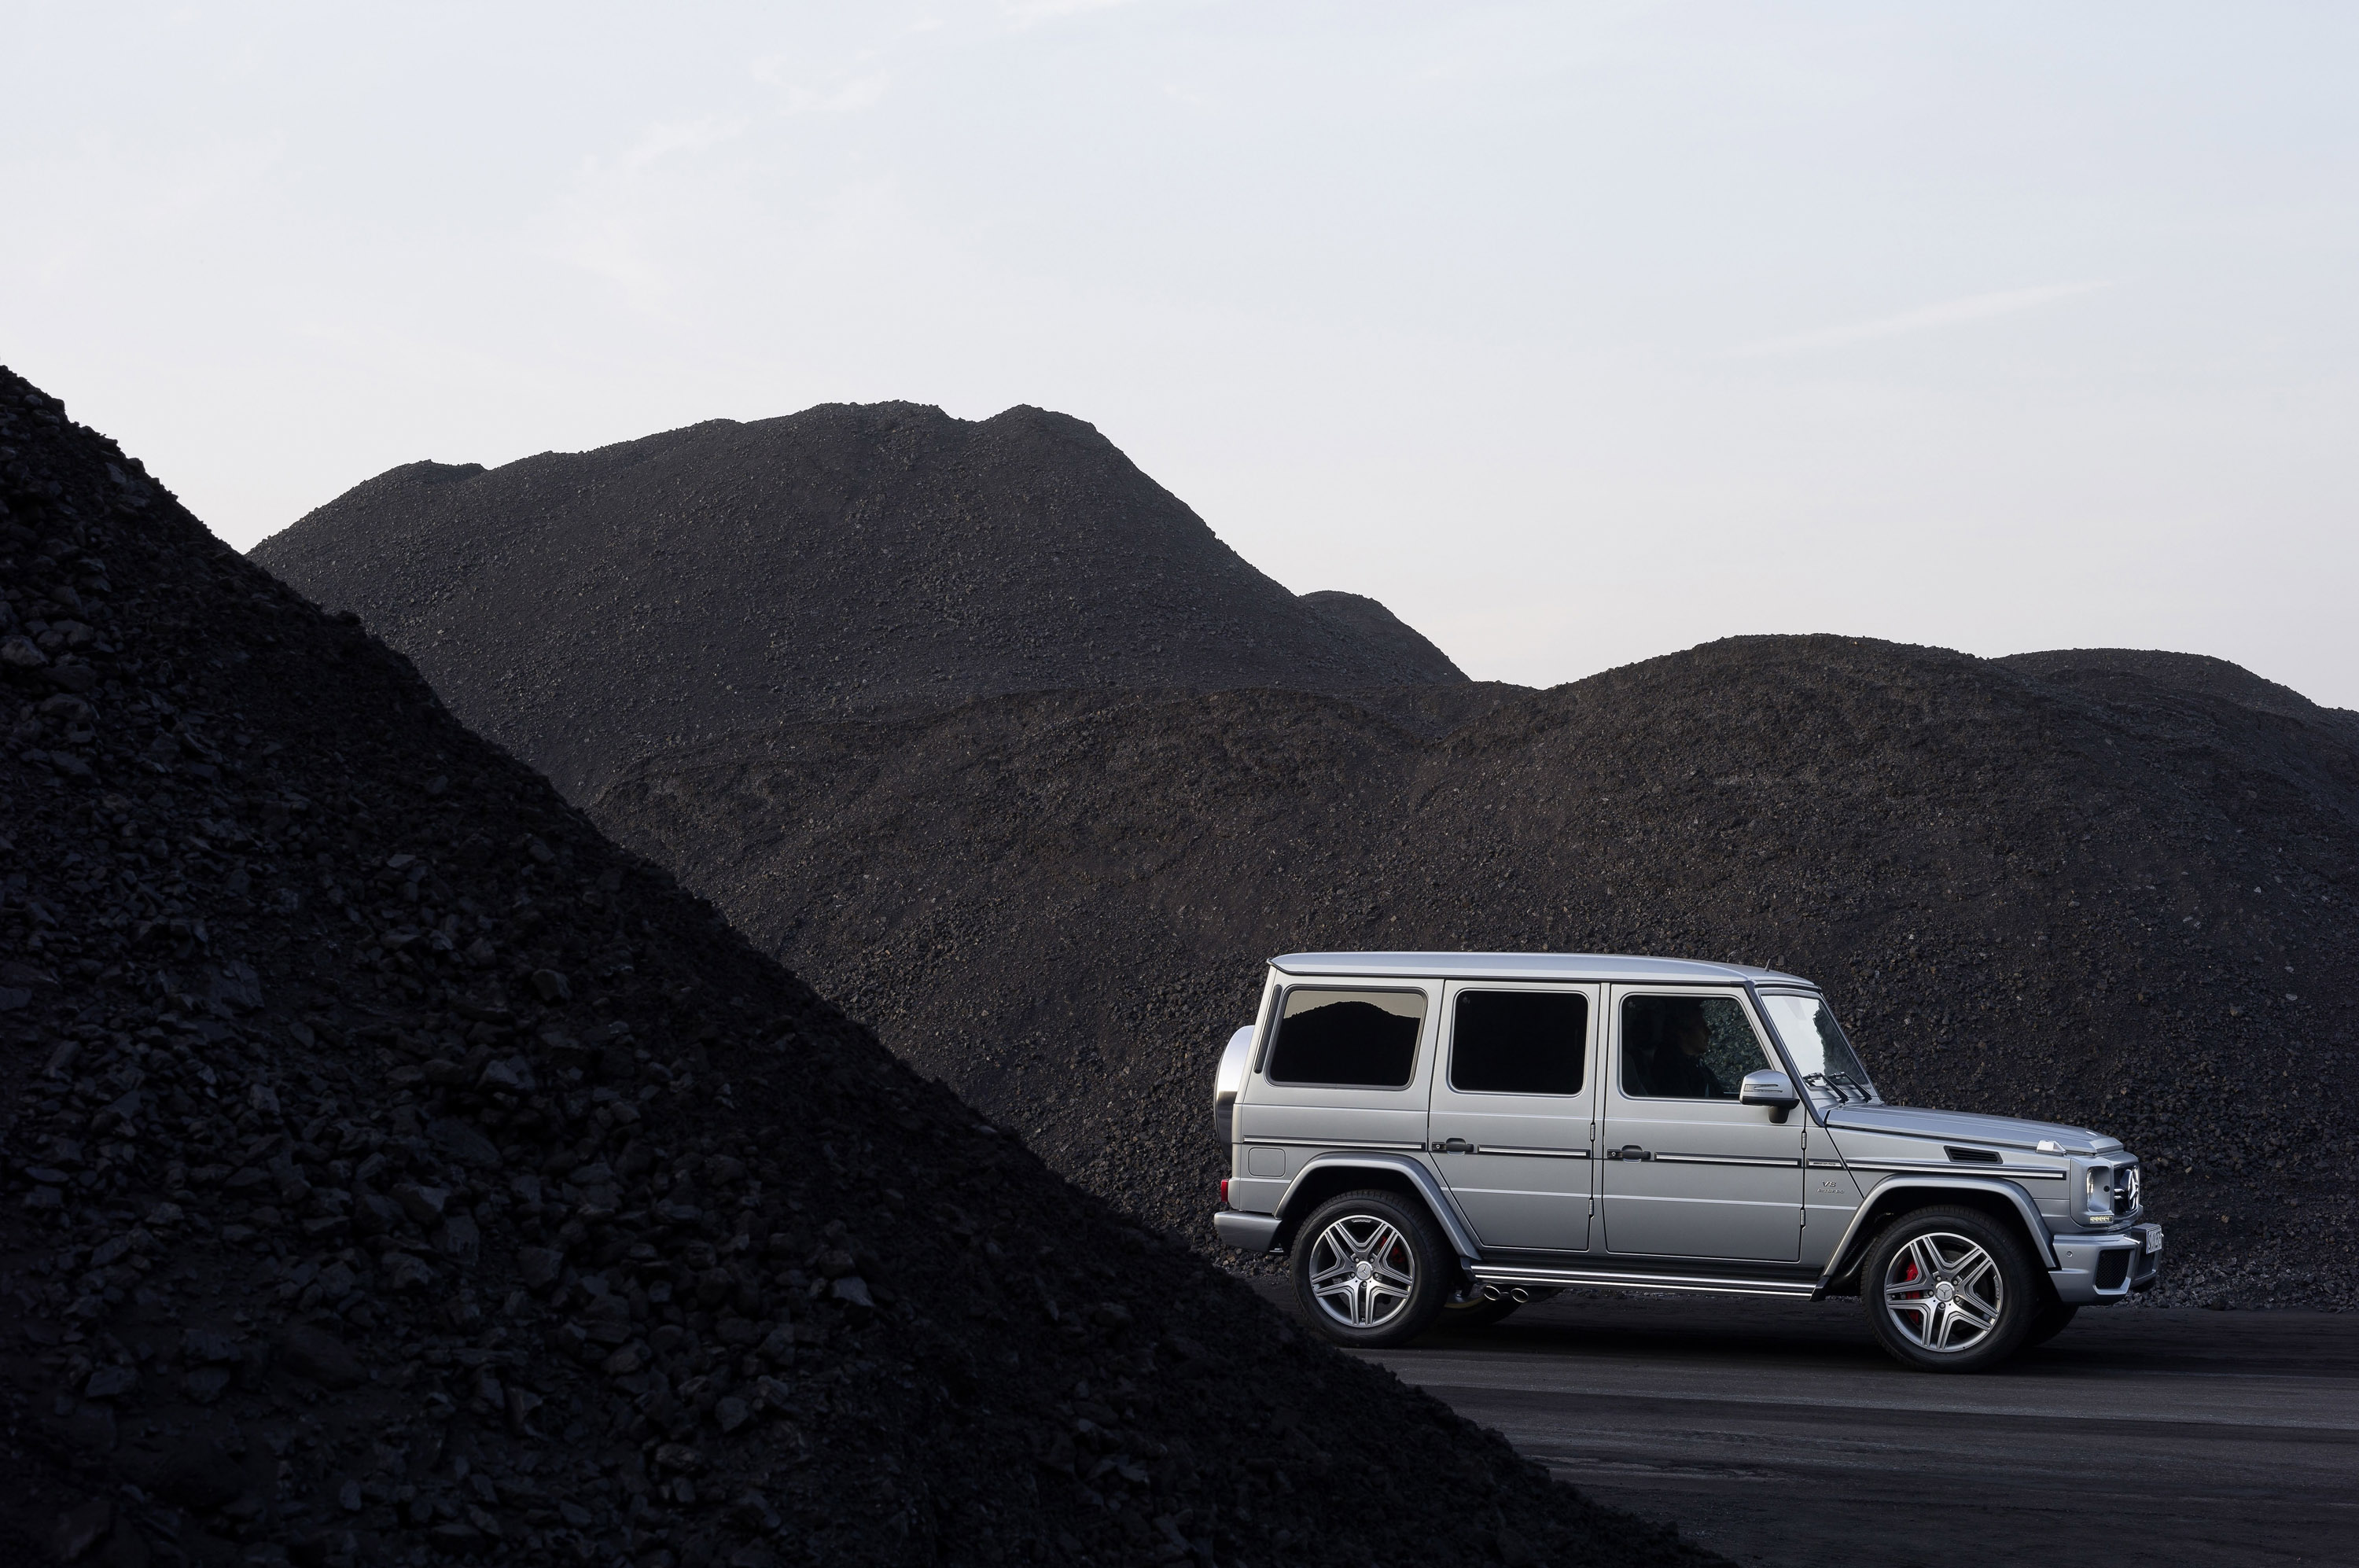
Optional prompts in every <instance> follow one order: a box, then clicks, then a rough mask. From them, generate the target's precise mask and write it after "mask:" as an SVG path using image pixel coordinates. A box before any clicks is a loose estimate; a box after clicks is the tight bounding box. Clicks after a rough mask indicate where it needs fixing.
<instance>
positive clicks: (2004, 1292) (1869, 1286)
mask: <svg viewBox="0 0 2359 1568" xmlns="http://www.w3.org/2000/svg"><path fill="white" fill-rule="evenodd" d="M2040 1283H2041V1281H2039V1280H2038V1278H2037V1276H2036V1275H2035V1274H2034V1272H2033V1269H2032V1266H2031V1259H2030V1258H2029V1256H2028V1255H2027V1253H2026V1252H2025V1251H2024V1247H2023V1243H2022V1242H2021V1240H2019V1239H2018V1238H2017V1236H2015V1234H2014V1232H2013V1231H2011V1230H2010V1229H2008V1228H2007V1227H2006V1226H2005V1225H2000V1224H1999V1223H1997V1222H1996V1221H1995V1220H1993V1219H1992V1218H1991V1217H1990V1216H1989V1215H1987V1214H1984V1213H1983V1212H1982V1211H1981V1210H1979V1209H1969V1208H1949V1207H1942V1208H1927V1209H1919V1210H1917V1211H1916V1212H1915V1213H1913V1214H1903V1215H1902V1216H1901V1217H1900V1218H1899V1219H1898V1220H1897V1221H1895V1222H1894V1223H1893V1224H1892V1225H1891V1226H1890V1227H1889V1228H1887V1229H1886V1231H1885V1233H1884V1234H1883V1235H1882V1236H1877V1237H1876V1238H1875V1244H1874V1245H1873V1246H1871V1247H1869V1248H1868V1253H1867V1259H1866V1262H1865V1264H1864V1266H1863V1267H1862V1269H1860V1279H1859V1284H1860V1290H1859V1293H1860V1297H1861V1301H1862V1302H1863V1304H1864V1306H1865V1307H1866V1309H1867V1321H1868V1324H1869V1326H1870V1327H1871V1328H1873V1329H1874V1330H1875V1337H1876V1339H1877V1341H1878V1342H1879V1343H1881V1344H1882V1345H1883V1346H1884V1348H1885V1349H1886V1350H1887V1351H1889V1352H1890V1353H1891V1354H1892V1356H1893V1358H1894V1359H1895V1360H1897V1361H1899V1362H1900V1363H1901V1364H1902V1365H1904V1366H1908V1367H1916V1368H1917V1369H1919V1371H1924V1372H1979V1371H1981V1370H1982V1369H1983V1368H1984V1367H1989V1366H1991V1365H1993V1364H1994V1363H1995V1362H1997V1361H2000V1360H2002V1359H2004V1358H2005V1357H2006V1356H2010V1355H2012V1354H2013V1353H2014V1352H2015V1350H2016V1348H2017V1346H2018V1345H2021V1344H2022V1342H2023V1339H2024V1336H2025V1335H2026V1334H2028V1333H2029V1332H2030V1330H2031V1327H2032V1320H2033V1319H2035V1318H2036V1317H2038V1315H2039V1311H2040V1308H2041V1307H2042V1306H2043V1305H2045V1302H2044V1301H2042V1299H2041V1295H2040V1290H2039V1285H2040Z"/></svg>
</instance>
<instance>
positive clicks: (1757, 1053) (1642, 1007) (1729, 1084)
mask: <svg viewBox="0 0 2359 1568" xmlns="http://www.w3.org/2000/svg"><path fill="white" fill-rule="evenodd" d="M1775 1065H1777V1064H1776V1063H1775V1062H1771V1061H1770V1060H1769V1053H1768V1052H1767V1051H1764V1050H1763V1049H1762V1046H1761V1040H1760V1038H1759V1037H1758V1036H1756V1034H1755V1033H1754V1032H1753V1023H1752V1020H1751V1019H1749V1018H1746V1017H1745V1008H1744V1007H1743V1006H1742V1005H1741V1004H1739V1003H1738V1002H1737V1001H1736V1000H1735V999H1734V997H1729V996H1628V997H1625V998H1624V999H1623V1003H1622V1092H1623V1093H1624V1094H1628V1095H1631V1096H1633V1097H1634V1098H1638V1099H1649V1100H1734V1099H1735V1098H1736V1095H1737V1091H1738V1089H1739V1088H1741V1087H1742V1086H1743V1084H1744V1083H1745V1074H1746V1073H1758V1072H1760V1071H1761V1070H1762V1069H1763V1068H1765V1067H1774V1066H1775Z"/></svg>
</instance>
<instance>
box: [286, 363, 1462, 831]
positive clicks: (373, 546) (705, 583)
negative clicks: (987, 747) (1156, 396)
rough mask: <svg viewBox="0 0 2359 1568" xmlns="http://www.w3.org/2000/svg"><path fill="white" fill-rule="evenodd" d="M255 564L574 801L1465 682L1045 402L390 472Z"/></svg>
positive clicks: (734, 430)
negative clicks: (1255, 547)
mask: <svg viewBox="0 0 2359 1568" xmlns="http://www.w3.org/2000/svg"><path fill="white" fill-rule="evenodd" d="M254 556H255V560H257V561H261V562H262V563H263V564H264V565H266V566H267V567H268V568H269V569H270V570H271V571H272V572H276V573H277V575H278V576H280V577H281V578H283V579H285V580H286V581H287V582H288V583H293V584H294V585H295V586H296V587H298V588H299V589H301V590H302V591H303V592H304V593H308V594H310V596H311V597H312V598H313V599H314V600H316V601H317V602H319V603H320V604H323V605H325V606H327V607H328V608H329V609H331V610H351V611H353V612H355V613H357V614H358V615H360V616H361V618H362V620H363V622H364V624H365V625H366V626H368V628H369V629H370V630H371V631H373V632H375V633H376V634H377V635H379V636H381V637H384V638H385V639H386V641H387V642H388V643H390V644H392V645H393V646H394V647H395V648H397V649H399V650H400V651H402V652H403V653H406V654H408V656H409V657H410V658H411V659H415V660H416V661H417V663H418V666H419V670H422V671H423V672H424V673H425V675H426V677H427V679H428V680H429V681H432V682H433V683H434V687H435V690H436V691H439V692H440V693H441V695H442V697H443V699H444V701H446V702H449V703H450V704H451V708H452V709H453V710H454V711H455V712H456V713H458V714H459V716H460V717H461V718H462V719H463V720H464V721H466V722H467V723H469V724H473V725H474V726H475V727H476V728H477V729H479V730H481V731H482V732H483V733H484V734H485V735H490V736H491V737H492V738H493V739H495V740H497V741H499V742H500V743H501V744H503V745H505V746H507V747H508V748H509V749H510V750H511V751H513V752H515V753H516V755H517V756H519V757H523V758H524V759H525V760H526V761H527V762H529V763H531V764H532V765H533V766H535V767H537V768H541V769H542V770H543V771H545V772H547V773H549V775H550V776H551V777H552V778H554V779H556V780H557V782H558V784H559V785H560V787H561V788H563V789H567V790H568V791H569V792H570V793H571V794H573V796H574V798H576V799H577V800H578V799H580V798H582V794H583V792H584V791H586V790H588V789H593V788H595V787H596V786H597V785H598V784H599V783H602V782H603V781H604V780H605V779H608V778H610V777H611V775H612V770H613V768H614V767H615V766H617V765H618V764H619V763H622V762H625V761H628V760H629V759H631V758H632V757H636V755H638V754H639V753H640V752H642V751H645V750H647V749H651V748H655V747H659V746H668V745H674V744H680V743H684V742H694V741H696V740H700V739H703V738H708V737H710V736H712V735H715V734H717V733H720V732H722V731H725V730H729V729H732V728H736V727H741V726H744V725H746V724H762V723H768V722H771V721H773V720H775V719H777V717H779V716H781V715H782V714H784V713H801V712H806V711H811V710H830V711H839V712H840V711H844V710H848V709H870V708H875V707H878V706H880V705H883V706H890V705H894V704H908V703H911V702H918V703H923V704H927V705H940V704H941V703H942V702H950V701H958V700H962V699H965V698H968V697H973V696H979V695H984V694H991V693H999V692H1007V691H1037V690H1045V689H1053V688H1063V687H1077V686H1108V687H1141V686H1155V687H1165V688H1176V689H1180V690H1184V691H1214V690H1220V689H1223V688H1234V687H1249V686H1279V687H1292V688H1299V689H1306V690H1314V691H1337V690H1343V689H1348V688H1353V687H1364V686H1386V685H1394V684H1401V683H1413V682H1425V683H1430V682H1436V681H1443V682H1449V681H1462V680H1463V679H1464V678H1463V677H1462V675H1461V674H1460V673H1459V671H1458V670H1457V668H1456V667H1455V666H1454V665H1452V664H1451V662H1450V660H1449V659H1447V658H1445V657H1443V655H1442V654H1441V652H1440V650H1439V649H1438V648H1435V647H1434V646H1433V645H1432V644H1431V643H1430V642H1428V641H1426V640H1425V638H1423V637H1419V635H1418V634H1417V633H1416V632H1414V631H1412V630H1410V629H1409V628H1408V627H1407V626H1403V625H1402V624H1401V623H1400V622H1399V621H1398V620H1397V619H1396V618H1394V616H1393V615H1391V613H1390V612H1388V611H1387V610H1386V609H1385V607H1384V606H1383V605H1381V604H1376V603H1375V601H1374V600H1370V599H1364V598H1361V597H1359V596H1358V595H1355V594H1349V593H1314V594H1310V595H1307V596H1304V597H1301V598H1298V597H1296V596H1295V595H1294V594H1292V593H1288V592H1287V591H1286V590H1285V589H1284V588H1282V587H1280V586H1279V585H1278V584H1277V583H1274V582H1272V581H1270V580H1269V579H1268V578H1266V577H1265V576H1263V575H1262V574H1261V573H1260V572H1256V571H1255V570H1254V569H1253V568H1252V567H1251V566H1249V565H1248V564H1246V562H1245V561H1244V560H1243V559H1241V558H1240V557H1239V556H1238V555H1237V554H1236V552H1235V551H1234V550H1230V549H1229V548H1228V547H1227V546H1226V545H1224V544H1223V543H1221V541H1220V540H1219V539H1216V538H1214V537H1213V534H1212V530H1211V529H1210V528H1206V527H1205V526H1204V524H1203V522H1202V520H1201V519H1200V518H1199V517H1197V516H1196V515H1195V514H1194V513H1193V512H1191V511H1190V510H1189V509H1188V508H1187V507H1186V506H1183V505H1182V504H1181V503H1180V501H1179V500H1178V499H1176V498H1175V497H1174V496H1172V495H1170V493H1169V492H1168V491H1166V490H1165V489H1163V488H1162V486H1160V485H1157V484H1156V483H1155V482H1154V481H1153V480H1151V479H1149V478H1147V475H1146V474H1141V473H1140V472H1139V471H1138V469H1137V468H1136V467H1135V466H1134V465H1133V464H1132V463H1130V461H1129V460H1128V459H1127V458H1125V457H1124V456H1123V454H1122V453H1121V452H1118V451H1117V450H1115V448H1114V445H1113V444H1112V443H1111V442H1109V441H1106V439H1105V438H1104V437H1103V436H1101V435H1100V434H1098V432H1097V431H1096V430H1094V429H1093V428H1092V427H1091V426H1089V425H1086V424H1083V423H1082V421H1080V420H1078V419H1070V418H1067V417H1066V416H1064V415H1061V414H1053V413H1049V412H1047V411H1046V410H1043V409H1039V408H1010V409H1008V410H1007V411H1006V413H1003V414H1000V415H998V416H997V417H995V418H993V419H984V420H982V421H979V422H973V421H968V420H963V419H951V418H950V417H949V416H948V415H946V414H944V413H943V412H942V411H941V410H940V409H939V408H923V407H919V406H918V405H915V404H909V403H883V404H875V405H868V406H853V405H831V406H826V407H821V408H810V409H807V410H805V411H804V412H802V413H799V414H796V415H793V416H790V417H788V418H785V419H765V420H760V421H757V422H756V423H752V424H739V423H736V422H734V421H732V420H727V419H718V420H714V421H712V422H711V423H708V424H701V425H696V426H692V427H690V428H689V429H687V430H672V431H669V432H667V433H665V434H662V435H658V436H650V437H647V439H646V440H644V441H627V442H625V443H623V444H621V445H619V446H612V447H606V448H604V449H603V450H600V451H597V452H547V453H543V454H542V455H540V456H538V457H533V458H527V459H525V460H523V461H522V462H518V463H509V464H507V465H506V466H505V467H502V468H498V469H495V470H490V471H486V470H484V469H483V468H481V467H478V466H475V465H473V464H467V465H458V466H453V465H447V464H442V463H411V464H409V465H408V466H406V467H402V468H397V469H394V470H392V471H391V472H390V473H386V474H380V475H378V476H377V477H376V478H375V479H372V480H370V481H368V482H367V483H366V484H364V485H359V486H357V487H355V488H354V489H353V490H352V491H350V492H348V493H346V494H345V495H342V496H340V497H338V498H337V499H336V500H334V501H332V502H331V503H329V504H328V505H327V506H322V507H321V508H320V509H319V510H317V511H315V512H313V513H311V514H310V516H308V517H304V518H303V519H302V520H301V521H300V522H298V523H296V524H295V525H294V526H293V527H292V528H288V529H287V530H286V531H285V532H283V533H280V534H278V535H277V536H275V537H273V538H271V539H266V540H265V541H263V543H262V544H260V545H259V546H257V547H256V548H255V551H254Z"/></svg>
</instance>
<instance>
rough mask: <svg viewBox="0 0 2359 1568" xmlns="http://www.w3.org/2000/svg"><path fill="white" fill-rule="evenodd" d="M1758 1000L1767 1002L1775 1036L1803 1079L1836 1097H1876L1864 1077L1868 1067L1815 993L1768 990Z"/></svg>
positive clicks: (1820, 1090) (1829, 1009)
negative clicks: (1791, 993) (1785, 992)
mask: <svg viewBox="0 0 2359 1568" xmlns="http://www.w3.org/2000/svg"><path fill="white" fill-rule="evenodd" d="M1761 1000H1762V1001H1763V1002H1764V1003H1765V1004H1767V1007H1768V1008H1769V1019H1770V1021H1771V1022H1772V1023H1774V1024H1775V1025H1777V1038H1778V1039H1779V1040H1784V1041H1785V1042H1786V1050H1787V1051H1788V1052H1789V1053H1790V1054H1791V1055H1792V1056H1793V1058H1794V1070H1795V1071H1796V1072H1798V1073H1800V1074H1801V1075H1802V1082H1803V1083H1807V1084H1809V1085H1810V1087H1811V1088H1813V1089H1816V1090H1818V1091H1819V1092H1820V1093H1821V1094H1832V1095H1834V1096H1835V1097H1836V1098H1837V1099H1839V1100H1853V1099H1859V1100H1873V1099H1875V1084H1873V1083H1869V1082H1868V1081H1867V1069H1866V1068H1864V1067H1862V1066H1861V1065H1860V1064H1859V1058H1858V1057H1857V1056H1856V1055H1854V1053H1853V1051H1852V1049H1851V1041H1850V1040H1845V1039H1844V1038H1843V1026H1842V1025H1841V1024H1838V1023H1836V1022H1835V1015H1834V1009H1832V1007H1828V1006H1827V1005H1826V1003H1824V1002H1822V1001H1821V1000H1820V999H1819V998H1818V997H1816V996H1778V995H1777V994H1775V993H1771V994H1768V995H1766V996H1763V997H1762V998H1761Z"/></svg>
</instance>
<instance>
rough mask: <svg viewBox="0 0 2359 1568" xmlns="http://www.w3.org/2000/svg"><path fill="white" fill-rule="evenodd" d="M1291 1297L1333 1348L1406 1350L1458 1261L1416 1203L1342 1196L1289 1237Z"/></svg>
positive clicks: (1445, 1291)
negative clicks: (1292, 1238)
mask: <svg viewBox="0 0 2359 1568" xmlns="http://www.w3.org/2000/svg"><path fill="white" fill-rule="evenodd" d="M1293 1273H1294V1293H1295V1295H1296V1297H1297V1298H1298V1299H1299V1301H1301V1303H1302V1311H1303V1313H1304V1315H1305V1316H1307V1317H1308V1318H1309V1319H1310V1324H1311V1326H1312V1327H1313V1328H1316V1329H1317V1330H1318V1331H1319V1332H1320V1333H1321V1334H1324V1335H1325V1336H1326V1337H1327V1338H1329V1339H1331V1340H1333V1341H1334V1342H1335V1343H1336V1344H1338V1345H1351V1346H1353V1347H1354V1348H1359V1349H1368V1348H1375V1347H1378V1346H1383V1345H1405V1344H1407V1343H1408V1341H1410V1340H1412V1339H1415V1338H1416V1337H1417V1336H1418V1335H1419V1334H1423V1333H1424V1332H1425V1331H1426V1330H1427V1329H1428V1328H1430V1327H1431V1326H1432V1324H1433V1320H1434V1319H1435V1318H1436V1317H1437V1316H1439V1315H1440V1312H1441V1309H1442V1306H1443V1303H1444V1302H1446V1301H1448V1300H1449V1297H1450V1291H1451V1286H1452V1285H1453V1284H1454V1283H1455V1282H1456V1278H1457V1274H1458V1259H1457V1258H1455V1257H1454V1256H1452V1255H1451V1252H1450V1250H1449V1248H1448V1247H1445V1246H1444V1245H1443V1244H1442V1240H1441V1237H1440V1236H1439V1235H1437V1234H1436V1233H1435V1231H1434V1228H1433V1221H1432V1220H1431V1219H1430V1218H1429V1217H1428V1216H1427V1214H1426V1212H1425V1210H1424V1208H1423V1206H1422V1205H1420V1204H1418V1203H1413V1202H1411V1201H1410V1200H1408V1199H1406V1198H1403V1197H1401V1196H1400V1195H1398V1194H1397V1193H1394V1192H1381V1191H1374V1190H1372V1191H1368V1192H1346V1193H1344V1194H1343V1196H1341V1197H1338V1198H1332V1199H1330V1200H1329V1201H1328V1202H1326V1203H1321V1204H1320V1205H1319V1207H1318V1208H1317V1209H1315V1210H1314V1211H1312V1213H1311V1215H1310V1218H1309V1219H1307V1220H1305V1221H1303V1222H1302V1228H1301V1230H1299V1232H1297V1233H1296V1241H1295V1247H1294V1266H1293Z"/></svg>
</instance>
